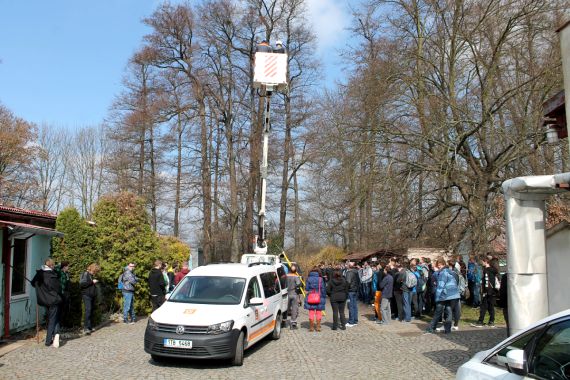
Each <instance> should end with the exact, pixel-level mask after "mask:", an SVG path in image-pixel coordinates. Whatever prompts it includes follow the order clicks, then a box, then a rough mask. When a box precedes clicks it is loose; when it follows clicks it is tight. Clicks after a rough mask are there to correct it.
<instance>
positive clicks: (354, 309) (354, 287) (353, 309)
mask: <svg viewBox="0 0 570 380" xmlns="http://www.w3.org/2000/svg"><path fill="white" fill-rule="evenodd" d="M346 282H348V302H349V304H348V323H347V324H346V327H352V326H356V325H357V324H358V305H357V304H356V303H357V302H358V301H357V295H358V288H359V287H360V279H359V277H358V271H357V270H356V268H355V267H354V262H352V261H351V262H349V263H348V270H347V271H346Z"/></svg>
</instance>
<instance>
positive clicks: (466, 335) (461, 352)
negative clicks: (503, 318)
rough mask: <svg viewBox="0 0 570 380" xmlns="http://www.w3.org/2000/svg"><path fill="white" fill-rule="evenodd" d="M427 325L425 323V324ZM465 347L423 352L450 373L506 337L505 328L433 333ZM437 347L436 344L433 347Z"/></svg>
mask: <svg viewBox="0 0 570 380" xmlns="http://www.w3.org/2000/svg"><path fill="white" fill-rule="evenodd" d="M426 327H427V325H426ZM460 328H461V326H460ZM434 335H436V336H437V337H439V338H442V339H446V340H448V341H450V342H452V343H454V344H456V345H459V346H462V347H465V348H466V350H465V349H454V350H438V351H429V352H424V355H425V356H426V357H428V358H430V359H431V360H433V361H434V362H435V363H437V364H438V365H440V366H442V367H445V368H447V369H448V370H449V371H451V372H452V373H455V372H457V369H458V368H459V366H461V365H462V364H463V363H465V362H467V361H468V360H469V359H470V358H471V357H473V355H475V354H476V353H477V352H479V351H484V350H488V349H489V348H492V347H493V346H495V345H496V344H497V343H499V342H501V341H502V340H503V339H505V338H506V337H507V329H506V328H500V327H497V328H493V329H491V328H488V329H477V330H459V331H452V332H451V334H443V333H437V334H434ZM434 348H437V344H435V347H434Z"/></svg>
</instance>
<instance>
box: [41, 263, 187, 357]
mask: <svg viewBox="0 0 570 380" xmlns="http://www.w3.org/2000/svg"><path fill="white" fill-rule="evenodd" d="M69 266H70V265H69V262H67V261H63V262H61V263H59V264H57V265H56V263H55V261H54V260H53V259H51V258H48V259H47V260H46V261H45V263H44V265H42V267H41V268H40V269H38V270H37V271H36V275H35V276H34V278H33V279H32V281H31V284H32V286H33V287H34V288H35V289H36V295H37V303H38V305H40V306H44V307H45V308H46V317H47V334H46V340H45V345H46V346H49V347H55V348H57V347H59V345H60V329H61V328H60V321H61V320H62V317H63V315H65V314H67V313H70V312H71V310H70V289H69V284H70V277H69ZM135 267H136V264H135V263H134V262H129V263H128V264H127V265H126V266H125V267H124V269H123V270H122V273H121V275H120V276H119V279H118V289H119V290H120V292H121V295H122V301H123V305H122V316H123V323H125V324H134V323H135V322H136V313H135V308H134V301H135V290H136V287H137V284H138V283H139V277H137V276H136V275H135ZM100 271H101V267H100V266H99V265H98V264H97V263H92V264H90V265H89V266H88V267H87V268H86V270H85V271H83V272H82V273H81V275H80V277H79V288H80V289H81V297H82V301H83V306H84V316H83V333H84V334H86V335H89V334H91V333H92V332H93V330H94V328H93V315H94V311H95V300H96V297H97V289H96V285H97V283H98V282H99V280H98V278H97V277H98V274H99V272H100ZM189 272H190V269H189V265H188V262H183V263H182V265H181V266H180V267H179V266H178V264H177V263H174V264H173V265H172V266H169V265H168V264H167V263H163V262H162V261H161V260H156V261H155V262H154V267H153V268H152V269H151V270H150V272H149V274H148V276H147V279H148V286H149V291H150V301H151V304H152V310H153V311H154V310H156V309H157V308H159V307H160V305H162V303H163V302H164V300H165V295H166V293H168V292H170V291H171V290H172V289H174V286H175V285H176V284H178V282H180V281H181V280H182V279H183V278H184V276H186V275H187V274H188V273H189Z"/></svg>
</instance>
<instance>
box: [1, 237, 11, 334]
mask: <svg viewBox="0 0 570 380" xmlns="http://www.w3.org/2000/svg"><path fill="white" fill-rule="evenodd" d="M2 232H3V234H4V236H3V239H2V242H3V246H2V263H3V264H4V338H8V337H9V336H10V283H11V280H10V270H9V269H10V265H11V264H12V263H11V262H10V256H11V251H12V248H11V245H10V238H9V235H8V228H3V229H2Z"/></svg>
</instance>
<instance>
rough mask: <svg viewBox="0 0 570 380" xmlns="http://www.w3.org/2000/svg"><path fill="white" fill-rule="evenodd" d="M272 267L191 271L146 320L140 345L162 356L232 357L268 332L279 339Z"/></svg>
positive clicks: (239, 360)
mask: <svg viewBox="0 0 570 380" xmlns="http://www.w3.org/2000/svg"><path fill="white" fill-rule="evenodd" d="M284 312H285V311H284V310H283V309H282V294H281V284H280V279H279V276H278V274H277V270H276V268H275V266H274V265H270V264H264V263H252V264H209V265H205V266H201V267H198V268H196V269H194V270H193V271H192V272H190V273H189V274H188V275H187V276H186V277H184V279H183V280H182V281H180V283H179V284H178V285H177V286H176V288H175V289H174V290H173V292H172V294H170V296H169V297H168V300H167V301H166V302H165V303H164V304H163V305H162V306H161V307H160V308H158V309H157V310H155V311H154V312H153V313H152V314H151V316H150V317H149V318H148V325H147V328H146V331H145V337H144V349H145V351H146V352H147V353H149V354H150V355H151V356H152V358H153V360H155V361H159V360H160V359H162V358H163V357H176V358H195V359H221V358H228V359H231V361H232V364H234V365H242V364H243V353H244V350H246V349H248V348H249V347H251V346H252V345H253V344H255V343H257V342H259V341H260V340H261V339H263V338H264V337H265V336H267V335H271V337H272V339H279V338H280V335H281V322H282V317H283V313H284Z"/></svg>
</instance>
